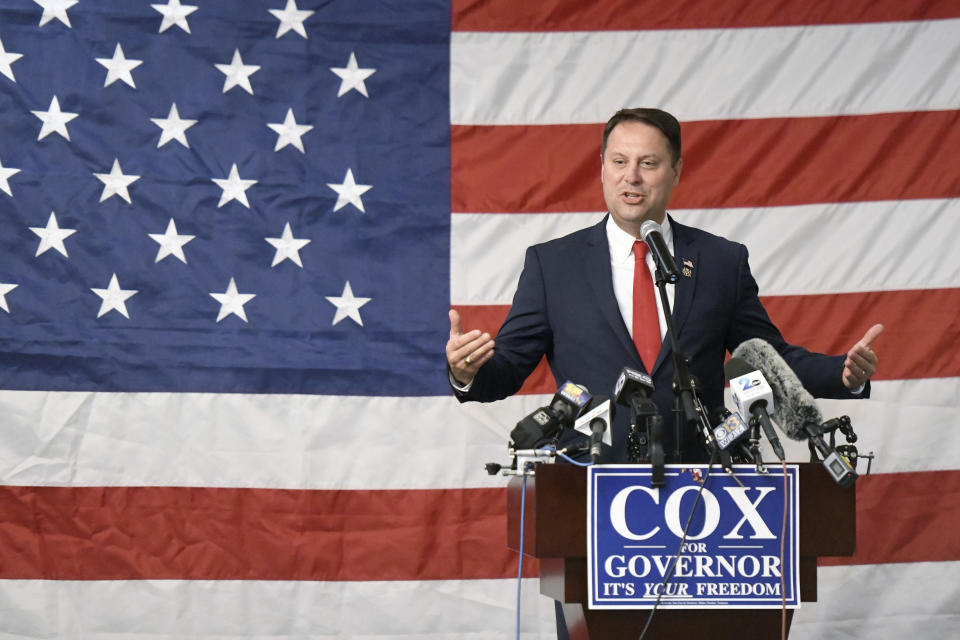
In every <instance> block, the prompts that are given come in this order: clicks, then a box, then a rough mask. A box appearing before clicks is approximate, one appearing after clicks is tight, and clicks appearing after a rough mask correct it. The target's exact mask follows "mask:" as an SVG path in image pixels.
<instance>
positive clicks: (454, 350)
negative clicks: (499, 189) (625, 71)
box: [446, 109, 883, 462]
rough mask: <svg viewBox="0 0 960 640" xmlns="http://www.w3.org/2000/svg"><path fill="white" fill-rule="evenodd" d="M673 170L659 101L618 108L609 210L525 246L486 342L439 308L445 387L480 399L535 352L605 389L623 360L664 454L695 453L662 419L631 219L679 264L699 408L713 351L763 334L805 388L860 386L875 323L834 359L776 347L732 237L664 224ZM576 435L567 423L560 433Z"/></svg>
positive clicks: (654, 308)
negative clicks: (446, 331)
mask: <svg viewBox="0 0 960 640" xmlns="http://www.w3.org/2000/svg"><path fill="white" fill-rule="evenodd" d="M682 168H683V160H682V156H681V138H680V124H679V122H677V120H676V118H674V117H673V116H672V115H670V114H669V113H666V112H665V111H661V110H659V109H623V110H621V111H618V112H617V113H616V114H615V115H614V116H613V117H612V118H611V119H610V120H609V121H608V122H607V125H606V127H605V128H604V133H603V146H602V149H601V170H600V179H601V183H602V185H603V194H604V199H605V201H606V205H607V210H608V215H607V216H606V217H605V218H604V219H603V220H602V221H601V222H600V223H599V224H597V225H595V226H592V227H588V228H586V229H582V230H580V231H577V232H575V233H572V234H570V235H567V236H565V237H562V238H558V239H556V240H552V241H549V242H545V243H542V244H539V245H535V246H533V247H530V248H529V249H528V250H527V254H526V259H525V262H524V267H523V273H522V274H521V276H520V281H519V283H518V285H517V291H516V294H515V296H514V299H513V305H512V307H511V309H510V312H509V314H508V315H507V318H506V320H505V321H504V323H503V326H502V327H501V329H500V331H499V333H498V334H497V337H496V340H493V339H492V338H491V336H490V335H489V334H486V333H481V332H480V331H478V330H472V331H466V332H464V331H463V329H462V327H461V326H460V317H459V315H458V314H457V312H456V311H455V310H451V311H450V339H449V341H448V342H447V345H446V356H447V365H448V369H449V375H450V381H451V385H452V386H453V388H454V391H455V393H456V396H457V398H458V399H459V400H460V401H461V402H464V401H469V400H478V401H481V402H489V401H493V400H499V399H501V398H504V397H506V396H508V395H511V394H513V393H516V391H517V390H519V388H520V386H521V385H522V384H523V381H524V380H525V379H526V377H527V376H528V375H529V374H530V373H531V372H532V371H533V369H534V368H535V367H536V365H537V363H538V362H539V361H540V359H541V358H542V357H543V356H546V357H547V361H548V363H549V365H550V369H551V371H552V373H553V375H554V378H555V379H556V381H557V383H558V384H559V383H562V382H564V381H565V380H571V381H573V382H576V383H578V384H582V385H584V386H586V387H587V388H588V389H589V390H590V391H591V392H592V393H595V394H610V393H611V392H612V389H613V386H614V383H615V381H616V379H617V377H618V376H619V374H620V371H621V370H622V368H623V367H624V366H628V367H631V368H634V369H637V370H641V371H646V372H649V374H650V375H651V377H652V379H653V382H654V385H655V391H654V393H653V394H652V396H651V397H652V399H653V400H654V402H655V403H656V405H657V408H658V410H659V412H660V414H661V415H662V416H663V418H664V425H665V429H664V443H663V444H664V450H665V451H666V452H667V454H668V459H667V461H668V462H679V461H684V462H702V461H706V460H707V459H708V457H709V456H708V455H707V452H706V451H705V449H704V447H703V445H702V444H701V443H700V442H699V441H698V436H697V435H696V432H695V430H693V429H686V428H685V429H682V430H681V433H680V443H679V447H678V449H677V450H679V451H680V460H677V459H676V458H675V456H672V455H671V452H673V451H674V449H675V444H676V443H675V441H674V433H675V431H674V429H673V425H674V423H675V419H674V417H673V409H674V393H673V391H672V383H673V379H674V362H673V354H672V349H671V346H670V340H669V339H668V338H667V337H666V335H665V334H666V323H665V321H664V316H663V308H662V305H661V304H660V301H659V299H658V298H657V296H656V294H655V290H654V286H653V279H652V272H653V271H654V270H655V265H654V261H653V257H652V256H649V255H646V246H645V245H644V243H643V242H642V241H638V240H637V239H638V238H640V227H641V225H642V224H643V223H644V222H645V221H647V220H653V221H655V222H657V223H658V224H660V225H661V227H662V230H663V235H664V238H665V240H666V242H667V245H668V248H670V249H671V251H672V253H673V255H674V256H676V261H677V263H678V264H679V265H681V266H682V267H683V273H682V275H681V277H680V278H679V280H678V281H677V283H676V284H675V285H668V290H669V291H668V299H671V298H672V300H670V306H671V308H672V309H673V314H674V320H673V325H674V331H675V333H676V338H677V344H678V349H679V351H680V353H682V354H684V355H685V356H687V358H688V359H689V364H690V367H689V368H690V372H691V373H692V374H693V375H694V376H695V377H696V379H697V380H698V384H699V396H700V398H701V400H702V401H703V404H704V405H705V407H706V408H707V409H708V410H709V409H713V408H714V407H718V406H722V404H723V387H724V377H723V362H724V357H725V353H726V352H727V351H731V352H732V351H733V350H734V349H735V348H736V347H737V346H738V345H739V344H740V343H741V342H743V341H745V340H748V339H750V338H762V339H763V340H766V341H767V342H769V343H770V344H771V345H773V347H774V348H775V349H776V350H777V351H778V352H779V353H780V354H781V355H782V356H783V357H784V359H785V360H786V361H787V363H788V364H789V365H790V366H791V367H792V368H793V370H794V371H795V372H796V373H797V375H798V376H799V378H800V380H801V382H803V384H804V386H805V387H806V388H807V390H808V391H810V392H811V393H812V394H813V395H815V396H817V397H822V398H849V397H867V396H868V395H869V391H870V389H869V379H870V377H871V376H872V375H873V374H874V372H875V371H876V367H877V362H878V359H877V355H876V353H875V352H874V351H873V342H874V340H875V339H876V338H877V336H878V335H879V334H880V332H881V331H882V330H883V327H882V326H881V325H875V326H873V327H872V328H871V329H870V330H869V331H868V332H867V333H866V335H865V336H864V337H863V339H861V340H860V341H859V342H858V343H857V344H855V345H854V346H853V347H852V348H851V349H850V351H849V352H848V353H847V354H846V356H827V355H823V354H818V353H812V352H810V351H807V350H806V349H804V348H802V347H798V346H793V345H789V344H787V343H786V342H785V341H784V339H783V337H782V336H781V334H780V332H779V330H778V329H777V328H776V327H775V326H774V325H773V323H772V322H771V321H770V318H769V317H768V315H767V313H766V311H765V310H764V308H763V306H762V305H761V303H760V300H759V297H758V288H757V284H756V281H755V280H754V278H753V276H752V275H751V273H750V268H749V265H748V263H747V249H746V247H744V246H743V245H741V244H738V243H735V242H731V241H729V240H726V239H724V238H721V237H718V236H715V235H712V234H710V233H707V232H705V231H702V230H700V229H695V228H692V227H688V226H685V225H682V224H679V223H677V222H676V221H674V220H673V219H672V218H671V217H670V216H668V215H667V214H666V207H667V203H668V202H669V200H670V194H671V193H672V191H673V188H674V187H675V186H676V185H677V183H678V181H679V179H680V173H681V170H682ZM626 414H627V412H626V411H620V412H618V415H617V418H616V420H615V421H614V424H613V427H612V435H613V447H612V449H607V450H605V452H604V460H605V461H610V462H625V461H627V450H626V436H627V431H628V416H627V415H626ZM577 438H581V439H582V436H578V435H577V434H576V433H570V432H567V433H565V434H564V435H563V437H562V439H561V442H560V444H561V445H566V444H570V443H571V442H572V441H573V440H575V439H577Z"/></svg>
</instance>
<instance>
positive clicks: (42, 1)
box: [33, 0, 79, 28]
mask: <svg viewBox="0 0 960 640" xmlns="http://www.w3.org/2000/svg"><path fill="white" fill-rule="evenodd" d="M33 2H34V3H35V4H38V5H40V6H41V7H43V15H42V16H40V26H41V27H42V26H43V25H45V24H47V23H48V22H50V21H51V20H53V19H54V18H56V19H57V20H59V21H60V22H62V23H63V24H65V25H67V26H68V27H70V16H68V15H67V9H69V8H70V7H72V6H73V5H75V4H77V2H79V0H33ZM71 28H72V27H71Z"/></svg>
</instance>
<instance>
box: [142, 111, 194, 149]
mask: <svg viewBox="0 0 960 640" xmlns="http://www.w3.org/2000/svg"><path fill="white" fill-rule="evenodd" d="M150 122H152V123H153V124H155V125H157V126H158V127H160V129H161V132H160V141H159V142H158V143H157V148H158V149H159V148H160V147H162V146H163V145H165V144H167V143H168V142H170V141H171V140H176V141H177V142H179V143H180V144H182V145H183V146H185V147H186V148H187V149H189V148H190V143H188V142H187V129H189V128H190V127H192V126H193V125H195V124H197V121H196V120H187V119H184V118H181V117H180V112H179V111H177V103H176V102H174V103H173V104H171V105H170V113H169V114H167V117H166V118H150Z"/></svg>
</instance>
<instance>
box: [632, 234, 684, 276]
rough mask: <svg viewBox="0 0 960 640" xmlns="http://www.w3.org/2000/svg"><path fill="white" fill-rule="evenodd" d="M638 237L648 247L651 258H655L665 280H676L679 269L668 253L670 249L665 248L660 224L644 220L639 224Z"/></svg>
mask: <svg viewBox="0 0 960 640" xmlns="http://www.w3.org/2000/svg"><path fill="white" fill-rule="evenodd" d="M640 239H641V240H643V241H644V242H646V243H647V246H648V247H650V253H652V254H653V259H654V260H656V262H657V267H658V268H659V269H660V273H661V274H663V277H664V278H665V279H666V280H667V282H671V283H673V282H676V281H677V280H678V279H679V278H680V270H679V269H678V268H677V262H676V261H675V260H674V259H673V256H672V255H670V250H669V249H667V243H666V241H665V240H664V239H663V232H662V231H661V230H660V225H659V224H657V223H656V222H655V221H654V220H645V221H644V222H643V224H642V225H640Z"/></svg>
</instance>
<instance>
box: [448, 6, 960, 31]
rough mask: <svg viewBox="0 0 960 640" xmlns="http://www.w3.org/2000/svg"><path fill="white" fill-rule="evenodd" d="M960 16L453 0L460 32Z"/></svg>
mask: <svg viewBox="0 0 960 640" xmlns="http://www.w3.org/2000/svg"><path fill="white" fill-rule="evenodd" d="M957 16H960V6H958V5H957V3H955V2H951V1H950V0H940V2H935V1H934V2H931V1H929V0H845V1H844V2H810V1H809V0H793V1H788V2H766V1H765V0H755V1H754V2H742V1H741V0H714V1H711V2H703V1H702V0H678V1H676V2H670V3H664V2H659V1H658V0H608V1H606V2H584V1H583V0H549V1H539V0H538V1H537V2H523V3H520V2H517V1H516V0H453V29H454V30H455V31H602V30H614V29H615V30H618V31H619V30H631V29H638V30H652V29H707V28H735V27H766V26H784V25H807V24H810V25H817V24H839V23H847V22H894V21H900V20H934V19H938V18H953V17H957Z"/></svg>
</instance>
